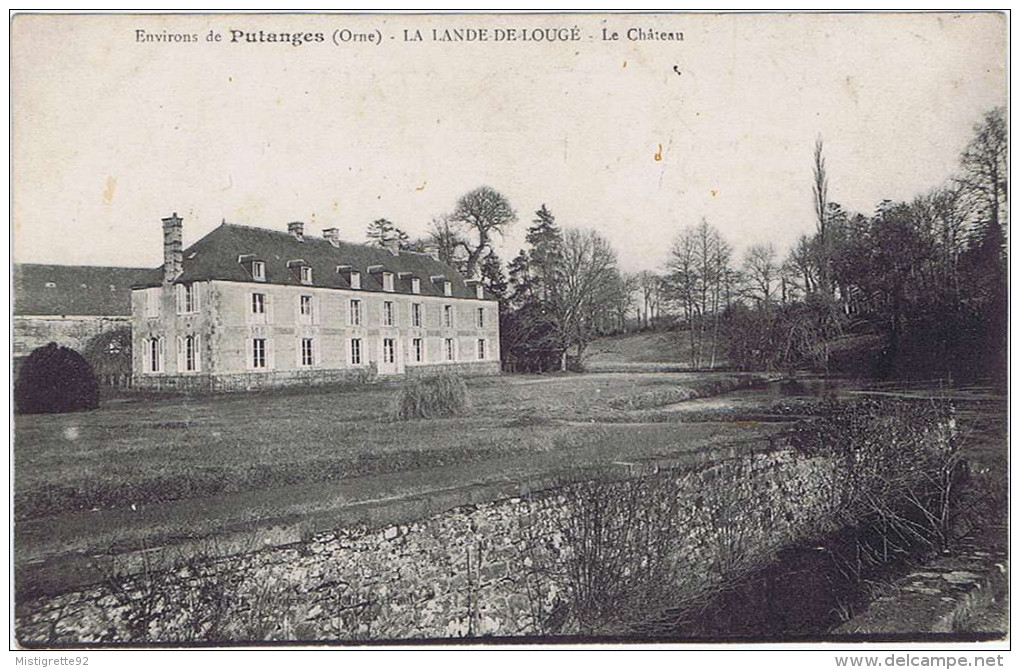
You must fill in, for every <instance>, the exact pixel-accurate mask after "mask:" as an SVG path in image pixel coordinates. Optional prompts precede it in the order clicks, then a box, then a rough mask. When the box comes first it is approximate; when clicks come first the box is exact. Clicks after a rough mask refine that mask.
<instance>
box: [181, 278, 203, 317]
mask: <svg viewBox="0 0 1020 670" xmlns="http://www.w3.org/2000/svg"><path fill="white" fill-rule="evenodd" d="M197 311H198V285H196V284H177V313H178V314H194V313H195V312H197Z"/></svg>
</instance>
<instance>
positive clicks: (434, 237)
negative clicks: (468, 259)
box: [423, 214, 467, 266]
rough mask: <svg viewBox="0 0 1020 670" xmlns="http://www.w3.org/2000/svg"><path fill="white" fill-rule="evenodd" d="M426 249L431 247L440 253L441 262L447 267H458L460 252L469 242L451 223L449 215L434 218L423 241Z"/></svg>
mask: <svg viewBox="0 0 1020 670" xmlns="http://www.w3.org/2000/svg"><path fill="white" fill-rule="evenodd" d="M423 244H424V246H426V247H431V248H432V249H435V250H436V251H438V253H439V260H441V261H443V262H444V263H446V264H447V265H451V266H456V265H457V262H458V261H459V260H461V259H459V258H458V252H459V251H460V250H461V249H463V248H464V247H466V246H467V240H466V239H465V237H464V235H463V233H461V231H460V230H458V228H457V226H456V225H454V224H453V223H452V222H451V221H450V217H449V215H447V214H441V215H439V216H435V217H432V222H431V223H430V224H429V230H428V233H426V235H425V238H424V240H423Z"/></svg>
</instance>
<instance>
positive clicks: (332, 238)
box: [322, 228, 340, 247]
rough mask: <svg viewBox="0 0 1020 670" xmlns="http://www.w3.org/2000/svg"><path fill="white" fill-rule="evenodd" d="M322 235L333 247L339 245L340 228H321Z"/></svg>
mask: <svg viewBox="0 0 1020 670" xmlns="http://www.w3.org/2000/svg"><path fill="white" fill-rule="evenodd" d="M322 237H323V238H325V239H326V240H327V241H328V242H329V243H330V244H332V245H333V246H334V247H339V246H340V229H339V228H323V229H322Z"/></svg>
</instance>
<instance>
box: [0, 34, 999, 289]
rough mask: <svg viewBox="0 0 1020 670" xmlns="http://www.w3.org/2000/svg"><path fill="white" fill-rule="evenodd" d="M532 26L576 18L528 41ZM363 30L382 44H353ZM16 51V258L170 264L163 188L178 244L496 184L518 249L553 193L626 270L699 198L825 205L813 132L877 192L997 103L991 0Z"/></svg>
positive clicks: (734, 208)
mask: <svg viewBox="0 0 1020 670" xmlns="http://www.w3.org/2000/svg"><path fill="white" fill-rule="evenodd" d="M434 28H435V29H439V30H442V29H454V28H456V29H460V30H467V29H470V28H473V29H476V30H480V29H482V28H485V29H487V31H488V39H487V40H486V41H473V42H466V41H459V42H447V41H436V40H435V39H434V37H433V33H432V30H433V29H434ZM541 28H552V29H556V31H557V32H556V33H555V34H556V35H557V36H567V37H570V36H571V34H572V31H573V35H576V36H577V39H576V40H573V41H560V40H557V41H553V42H547V41H541V42H535V41H521V40H520V38H519V34H520V33H521V32H522V31H529V33H530V31H533V30H535V29H541ZM509 29H515V30H517V31H518V39H517V41H513V42H510V41H507V40H505V39H504V40H501V41H496V37H497V35H498V33H497V31H500V30H501V31H504V32H503V33H502V34H503V36H505V35H506V34H507V33H506V31H508V30H509ZM631 29H642V30H644V31H646V32H648V31H651V30H658V31H672V32H674V33H679V32H682V33H683V41H682V42H678V41H657V40H629V39H627V35H628V30H631ZM140 30H141V31H144V34H145V35H146V36H155V37H169V36H170V35H171V34H174V35H188V36H195V37H197V38H198V41H197V42H169V43H168V42H167V41H165V40H162V41H140V40H139V35H140V33H139V32H138V31H140ZM230 30H239V31H245V32H249V33H257V32H258V31H260V30H261V31H263V36H264V35H265V34H268V33H279V32H288V33H296V32H300V33H305V32H309V33H312V34H313V35H314V34H315V33H320V32H321V33H322V35H323V41H322V42H314V41H313V42H310V43H305V44H301V45H299V46H294V45H292V44H289V43H288V44H280V43H270V42H266V41H263V42H260V43H247V42H245V41H243V39H242V41H240V42H238V43H232V42H231V41H230V39H231V33H230ZM344 30H347V31H350V33H343V32H340V31H344ZM210 31H212V32H213V33H214V34H219V35H220V36H221V40H220V41H218V42H217V41H207V39H206V38H207V36H208V35H209V33H210ZM405 31H406V32H405ZM415 31H419V33H420V34H421V36H422V40H421V41H408V38H414V37H415V36H416V35H417V33H415ZM603 31H605V34H606V35H611V34H612V33H613V32H616V33H618V35H619V37H620V39H618V40H605V39H603V34H604V33H603ZM355 34H357V35H361V36H364V38H365V39H367V38H368V36H372V38H373V40H375V41H373V42H368V41H361V42H354V41H351V42H342V41H341V42H339V44H337V43H336V42H335V41H334V38H338V37H340V36H346V35H355ZM440 36H442V33H440ZM379 38H381V39H379ZM313 39H314V38H313ZM11 49H12V75H11V77H12V119H13V149H12V166H13V201H12V202H13V209H12V219H13V221H12V226H13V242H14V257H15V260H16V261H18V262H41V263H64V264H92V265H125V266H142V267H155V266H157V265H158V264H159V263H160V262H161V261H162V247H161V244H162V236H161V228H160V219H161V218H162V217H164V216H168V215H169V214H170V213H172V212H177V213H179V214H180V215H181V216H182V217H183V218H184V241H185V244H190V243H191V242H193V241H195V240H197V239H198V238H200V237H201V236H202V235H204V234H206V233H208V232H209V231H210V230H212V229H213V228H215V227H216V226H217V225H219V224H220V223H221V221H223V220H226V221H228V222H231V223H245V224H249V225H257V226H263V227H267V228H275V229H279V230H285V229H286V224H287V222H289V221H295V220H300V221H304V222H305V223H306V232H311V233H314V234H317V233H318V231H319V230H321V229H323V228H331V227H337V228H339V229H340V235H341V237H342V238H343V239H347V240H352V241H361V240H363V239H364V231H365V228H366V226H367V225H368V224H369V223H370V222H371V221H372V220H374V219H376V218H380V217H385V218H388V219H390V220H391V221H393V222H395V223H396V224H397V225H398V226H400V227H401V228H403V229H404V230H406V231H407V232H408V233H409V234H411V235H412V237H414V236H417V235H421V234H423V233H424V232H425V230H426V229H427V226H428V223H429V221H430V220H431V219H432V218H433V217H435V216H438V215H441V214H443V213H446V212H450V211H452V209H453V207H454V206H455V203H456V201H457V198H458V197H459V196H460V195H462V194H464V193H466V192H468V191H470V190H471V189H473V188H475V187H477V186H480V185H483V184H485V185H489V186H492V187H493V188H496V189H497V190H499V191H500V192H502V193H503V194H504V195H505V196H506V197H507V198H508V199H509V201H510V202H511V204H512V205H513V206H514V208H515V209H516V211H517V212H518V216H519V222H518V223H517V224H515V225H514V226H513V227H512V228H511V229H510V230H509V231H508V235H507V237H506V239H505V240H504V241H502V243H501V245H500V246H499V248H498V252H499V253H500V255H501V256H502V257H503V258H504V260H509V259H510V258H512V257H513V256H514V255H515V254H516V252H517V250H518V249H519V248H521V247H522V246H523V238H524V233H525V231H526V228H527V226H528V225H530V223H531V219H532V218H533V217H534V214H533V213H534V211H535V210H536V209H538V208H539V206H541V205H542V204H543V203H544V204H546V205H547V206H548V207H549V209H551V210H552V212H553V213H554V214H555V216H556V219H557V222H558V223H560V224H561V225H563V226H576V227H586V228H594V229H597V230H598V231H600V232H601V233H602V234H604V235H605V236H606V237H607V238H608V239H609V240H610V241H611V243H612V244H613V246H614V247H615V248H616V250H617V252H618V255H619V258H620V265H621V267H622V268H623V269H624V270H626V271H638V270H645V269H648V270H661V269H662V268H663V266H664V265H665V263H666V260H667V257H668V253H669V246H670V243H671V241H672V239H673V238H674V236H675V235H676V234H677V232H678V231H679V230H681V229H682V228H683V227H685V226H688V225H694V224H696V223H697V222H698V221H699V220H700V219H701V218H702V217H705V218H706V219H707V220H708V222H709V223H710V224H712V225H714V226H715V227H716V228H718V229H719V231H720V232H721V233H722V234H723V236H724V237H725V238H726V239H727V240H728V241H729V242H730V243H731V244H732V245H733V246H734V247H735V248H736V250H737V253H738V255H739V254H740V253H742V251H743V250H744V249H746V247H747V246H748V245H750V244H754V243H758V242H771V243H773V244H775V245H776V247H777V248H778V249H779V250H780V252H781V253H785V250H786V248H787V247H788V246H789V245H790V244H791V243H792V242H794V241H795V240H796V238H797V237H798V236H799V235H801V234H804V233H808V232H810V231H811V230H812V229H813V227H814V220H813V218H812V195H811V183H812V174H811V168H812V151H813V148H814V142H815V140H816V138H818V137H821V138H822V139H823V141H824V147H825V158H826V163H827V166H828V173H829V180H830V189H829V194H830V198H831V199H832V200H834V201H837V202H840V203H842V204H843V205H844V206H845V207H848V208H851V209H855V210H859V211H864V212H871V211H873V209H874V206H875V205H876V204H877V203H878V202H879V201H881V200H882V199H884V198H891V199H910V198H912V197H914V196H915V195H918V194H919V193H921V192H923V191H925V190H927V189H929V188H931V187H934V186H938V185H940V184H942V183H944V182H945V181H946V180H947V179H949V178H950V177H951V176H952V174H953V172H954V170H955V169H956V165H957V160H958V157H959V154H960V152H961V151H962V150H963V148H964V146H965V145H966V143H967V141H968V139H969V137H970V135H971V132H972V127H973V125H974V124H975V123H977V122H979V121H980V119H981V117H982V115H983V114H984V112H986V111H988V110H990V109H991V108H993V107H995V106H998V105H1004V104H1006V69H1005V68H1006V53H1007V52H1006V21H1005V19H1004V18H1003V17H1002V16H1000V15H996V14H962V15H961V14H814V15H804V14H801V15H782V14H731V15H711V14H697V15H692V14H673V15H658V16H652V15H620V14H617V15H608V16H607V15H602V16H599V15H558V16H536V15H517V16H485V17H479V16H444V17H436V16H388V17H387V16H372V15H367V16H342V15H332V16H315V15H291V16H280V15H277V16H252V15H248V16H239V15H233V16H231V15H221V16H184V15H178V16H169V17H167V16H163V17H161V16H73V17H68V16H64V17H60V16H25V15H23V16H20V17H17V18H16V19H15V21H14V24H13V27H12V47H11Z"/></svg>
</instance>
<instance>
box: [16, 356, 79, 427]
mask: <svg viewBox="0 0 1020 670" xmlns="http://www.w3.org/2000/svg"><path fill="white" fill-rule="evenodd" d="M14 404H15V407H16V408H17V411H18V412H19V413H20V414H50V413H57V412H77V411H81V410H89V409H96V408H97V407H99V382H98V380H97V379H96V375H95V373H94V372H93V371H92V366H91V365H89V363H88V361H86V360H85V358H84V357H83V356H82V355H81V354H79V353H78V352H77V351H75V350H73V349H68V348H67V347H61V346H58V345H57V344H56V343H55V342H50V343H49V344H47V345H46V346H44V347H39V348H38V349H36V350H35V351H33V352H32V353H31V354H29V356H28V358H26V359H25V362H24V363H23V364H22V366H21V371H20V372H19V373H18V380H17V381H16V382H15V384H14Z"/></svg>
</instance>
